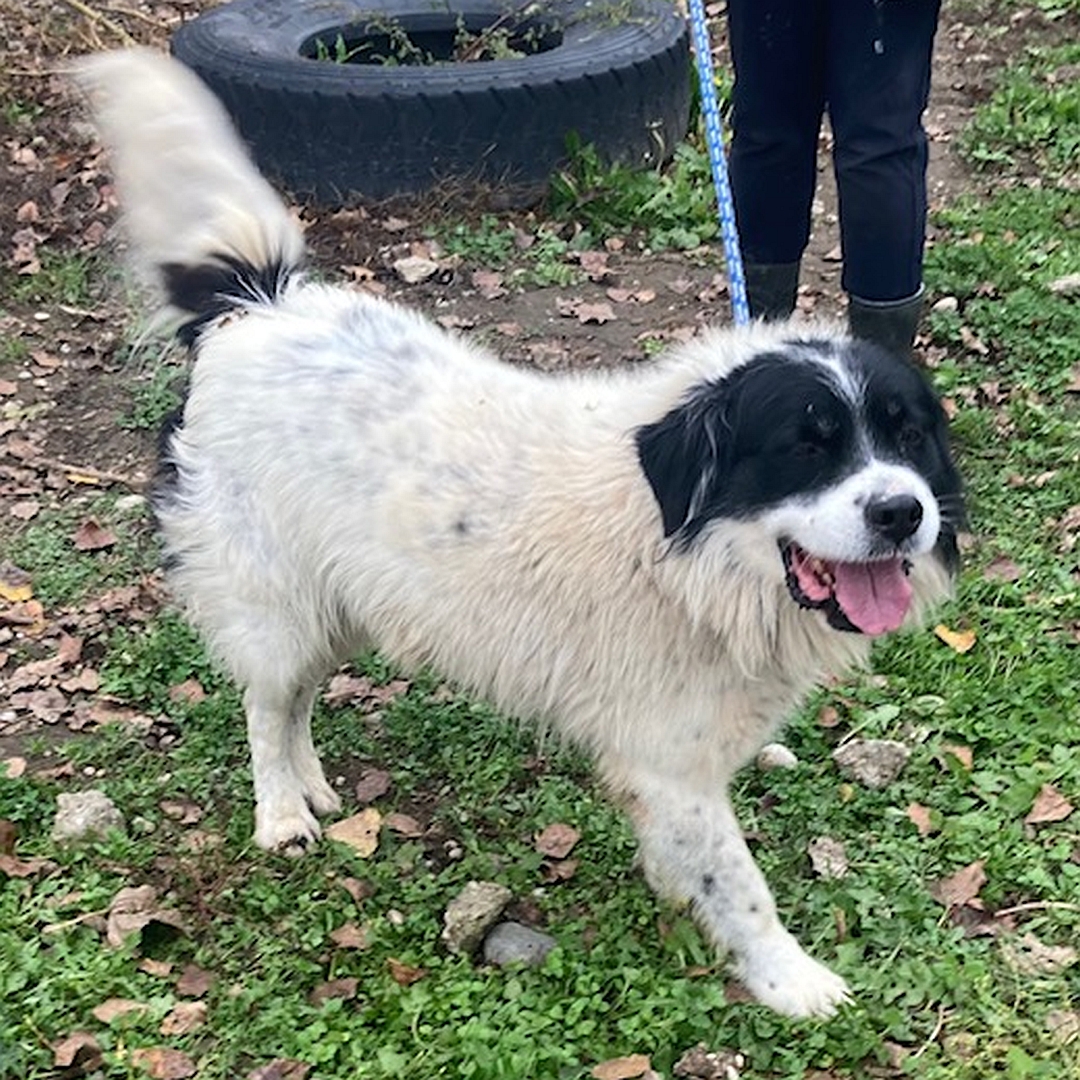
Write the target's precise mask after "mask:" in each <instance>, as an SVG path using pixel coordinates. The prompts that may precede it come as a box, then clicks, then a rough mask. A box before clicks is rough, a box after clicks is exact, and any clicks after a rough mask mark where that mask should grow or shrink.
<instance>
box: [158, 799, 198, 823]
mask: <svg viewBox="0 0 1080 1080" xmlns="http://www.w3.org/2000/svg"><path fill="white" fill-rule="evenodd" d="M158 806H160V807H161V812H162V813H163V814H164V815H165V816H166V817H167V818H170V819H171V820H172V821H175V822H177V823H179V824H180V825H197V824H198V823H199V822H200V821H202V817H203V809H202V807H201V806H199V805H198V804H197V803H193V802H191V801H190V800H188V799H162V800H161V802H159V803H158Z"/></svg>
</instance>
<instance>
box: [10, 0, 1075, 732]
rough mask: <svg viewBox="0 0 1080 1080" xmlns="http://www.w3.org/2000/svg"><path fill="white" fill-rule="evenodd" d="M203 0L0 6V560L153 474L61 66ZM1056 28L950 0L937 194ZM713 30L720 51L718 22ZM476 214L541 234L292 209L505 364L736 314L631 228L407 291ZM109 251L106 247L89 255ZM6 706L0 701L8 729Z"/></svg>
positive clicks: (811, 285) (824, 261)
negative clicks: (569, 258)
mask: <svg viewBox="0 0 1080 1080" xmlns="http://www.w3.org/2000/svg"><path fill="white" fill-rule="evenodd" d="M210 6H213V5H212V2H211V0H167V2H166V0H141V2H139V0H131V2H129V3H127V4H126V5H110V6H104V5H102V6H99V5H98V4H96V3H94V2H93V0H91V2H90V3H89V4H82V3H80V4H78V5H76V4H74V3H61V2H56V3H54V2H52V0H0V36H2V38H3V40H4V41H5V43H6V48H5V63H4V69H5V71H4V73H3V74H2V75H0V98H2V101H3V103H4V106H5V107H4V109H3V111H2V113H0V289H2V292H3V300H2V305H0V496H2V499H3V508H2V510H0V552H2V551H3V549H4V548H5V547H7V545H8V543H9V542H10V541H11V539H12V538H13V537H14V536H15V535H16V534H17V532H18V531H19V530H20V529H23V528H25V527H27V523H28V521H29V520H30V518H29V517H27V516H26V515H27V514H28V513H29V510H27V509H26V507H27V506H28V505H29V504H30V503H35V502H36V503H38V504H39V507H40V509H45V508H47V507H48V506H53V505H59V506H65V507H67V506H70V505H72V504H76V503H77V502H78V500H79V499H80V498H84V497H85V493H86V491H87V490H88V488H89V489H90V490H101V489H102V488H104V487H109V486H113V487H119V488H121V489H130V490H131V491H133V492H139V491H142V489H143V488H144V486H145V484H146V482H147V480H148V478H149V477H150V476H151V475H152V472H153V456H154V443H155V435H154V433H153V432H152V431H147V430H138V429H132V428H130V427H125V426H122V425H121V424H120V423H119V422H118V421H119V420H120V418H122V417H124V416H126V415H129V414H130V411H131V408H132V386H133V384H134V383H135V382H137V381H138V380H139V379H142V378H144V377H145V375H146V372H147V370H148V367H149V363H148V360H147V357H149V359H150V360H154V359H156V356H157V354H156V353H147V352H144V353H143V355H142V358H141V359H139V358H136V359H132V352H131V349H130V347H129V342H130V339H131V327H132V326H133V325H134V321H133V310H132V303H131V292H130V289H128V288H126V287H125V286H124V284H123V281H122V278H121V276H120V275H119V274H117V273H113V272H109V271H108V267H109V266H110V265H111V264H112V260H111V255H112V250H111V249H112V248H114V247H119V246H120V242H119V241H118V240H117V239H116V238H115V236H114V228H113V227H114V222H115V213H116V205H115V197H114V194H113V191H112V188H111V185H110V182H109V176H108V170H107V162H106V161H105V160H104V157H103V155H102V153H101V150H100V147H99V146H98V145H97V143H96V142H95V140H94V136H93V133H92V131H91V129H90V128H89V126H88V124H87V123H86V120H85V116H84V114H83V112H82V110H81V106H80V104H79V102H78V101H77V99H76V98H75V97H74V96H73V95H72V93H71V90H70V86H69V83H68V81H67V79H66V78H65V75H64V70H65V66H66V65H67V64H68V62H69V61H70V59H71V58H72V57H74V56H76V55H78V54H81V53H83V52H86V51H89V50H96V49H101V48H113V47H117V46H120V45H123V44H129V43H130V42H131V41H132V40H137V41H139V42H142V43H144V44H151V45H156V46H164V44H165V42H166V41H167V39H168V36H169V34H170V33H171V31H172V30H173V29H174V28H175V27H176V26H177V25H178V24H179V23H180V22H181V21H182V20H183V19H188V18H191V17H193V16H194V15H195V14H197V13H198V12H199V11H200V10H202V9H204V8H207V7H210ZM1067 21H1069V20H1058V21H1057V22H1054V21H1051V20H1048V19H1047V18H1045V17H1044V16H1043V15H1042V14H1040V12H1039V11H1038V10H1036V9H1028V8H1022V7H1018V8H1014V7H1012V6H1011V5H1004V4H999V3H994V2H991V0H968V2H962V3H961V2H958V3H948V2H947V3H946V8H945V11H944V13H943V15H942V19H941V25H940V30H939V34H938V41H937V50H936V56H935V71H934V80H933V94H932V101H931V105H930V108H929V111H928V116H927V128H928V131H929V133H930V137H931V158H930V171H929V191H930V198H931V203H932V205H933V206H935V207H937V206H941V205H944V204H947V203H949V202H951V201H953V200H954V199H956V198H957V197H958V196H959V195H961V194H962V193H965V192H968V191H975V190H978V189H979V188H980V187H981V186H982V185H983V184H984V183H985V182H986V181H985V180H983V179H980V178H978V177H975V176H973V175H972V174H971V173H970V172H969V171H968V169H967V168H966V166H965V165H964V163H963V161H962V160H961V159H960V157H959V156H958V154H957V151H956V135H957V133H958V132H959V131H960V130H961V129H962V128H963V127H964V125H965V123H966V122H967V120H968V118H969V117H970V115H971V113H972V111H973V109H974V108H975V106H976V105H977V104H978V103H979V102H980V101H982V100H984V99H985V98H986V97H987V96H988V94H989V92H990V89H991V87H992V85H993V82H994V78H995V75H996V73H997V72H998V71H999V70H1000V68H1001V65H1002V64H1003V62H1004V61H1005V59H1006V58H1007V57H1008V56H1011V55H1016V53H1017V51H1018V50H1019V49H1020V48H1021V47H1023V46H1024V45H1025V44H1026V43H1038V42H1046V41H1059V40H1063V39H1065V38H1066V37H1067V36H1068V35H1069V34H1075V32H1076V29H1077V28H1076V26H1075V25H1071V26H1066V25H1064V23H1065V22H1067ZM713 29H714V35H715V40H716V47H717V59H718V62H719V63H723V62H724V40H723V29H724V27H723V20H722V18H717V19H715V20H714V27H713ZM819 171H820V177H821V185H820V193H819V197H818V200H817V202H816V204H815V210H814V233H813V239H812V241H811V245H810V249H809V251H808V252H807V255H806V258H805V260H804V272H803V284H802V287H801V291H800V297H799V309H800V311H802V312H804V313H806V314H810V313H816V314H830V315H831V314H838V313H840V312H841V311H842V308H843V297H842V295H841V293H840V288H839V275H840V263H839V257H838V234H837V229H836V197H835V190H834V188H833V185H832V182H831V172H830V168H829V159H828V136H827V133H826V134H824V135H823V138H822V156H821V161H820V165H819ZM484 212H495V213H498V214H499V215H500V218H501V219H503V220H512V221H513V222H514V224H515V225H516V226H517V227H518V229H519V230H520V232H521V235H522V236H525V237H528V236H530V235H533V234H534V233H535V229H536V226H537V223H538V218H537V215H535V214H530V213H528V212H517V213H515V214H513V215H509V214H506V213H505V212H502V211H500V210H499V199H498V193H497V192H495V193H492V192H488V193H471V194H470V193H462V192H458V193H456V195H455V196H454V199H453V200H452V201H451V200H448V199H446V198H440V197H434V196H433V197H427V198H425V199H421V200H415V201H412V202H402V203H397V204H395V205H392V206H389V205H381V206H373V205H359V206H356V207H354V208H351V209H349V210H344V211H337V212H327V211H325V210H320V209H319V208H317V207H313V206H308V207H305V208H303V216H304V219H305V221H306V222H307V225H308V235H309V238H310V242H311V247H312V251H313V261H314V263H315V265H316V267H317V268H318V269H319V270H320V271H326V272H327V273H328V274H330V275H337V276H339V277H342V278H344V279H345V280H351V281H353V282H354V283H355V284H356V285H357V287H362V288H367V289H370V290H374V291H377V292H379V293H380V294H382V295H385V296H387V297H389V298H392V299H395V300H399V301H402V302H404V303H406V304H409V305H413V306H416V307H418V308H420V309H422V310H424V311H426V312H428V313H429V314H430V315H431V316H432V317H434V318H436V319H437V320H438V321H440V322H441V323H442V324H443V325H445V326H448V327H454V328H459V329H462V330H465V331H467V332H470V333H473V334H477V335H479V336H481V337H483V338H484V339H485V340H487V341H488V342H489V343H490V344H491V345H492V347H494V348H495V349H496V350H497V351H498V352H499V353H500V354H501V355H502V356H504V357H505V358H506V360H508V361H509V362H513V363H520V364H530V365H534V366H537V367H540V368H544V369H551V368H561V367H590V366H595V365H608V364H619V363H640V362H644V361H645V360H646V359H647V356H648V354H649V353H650V352H651V351H652V344H653V343H654V342H656V341H661V342H662V341H665V340H679V339H682V338H685V337H686V336H689V335H691V334H693V333H694V332H695V330H696V329H697V328H698V327H700V326H701V325H702V324H703V323H705V322H710V321H725V320H727V319H728V318H729V310H728V306H727V297H726V287H725V284H724V266H723V260H722V256H721V254H720V252H719V247H718V246H710V247H708V248H704V249H701V250H699V251H696V252H692V253H681V254H657V253H651V252H648V251H646V250H642V248H641V246H640V244H639V243H638V242H637V240H636V238H634V237H632V236H628V237H626V238H625V239H624V240H623V241H622V242H621V243H615V244H610V245H609V248H608V250H607V251H606V253H605V254H606V266H604V267H601V268H600V269H596V268H595V267H594V268H593V277H592V279H590V280H587V281H585V282H584V283H583V284H581V285H574V286H572V287H567V288H517V287H513V286H511V287H507V288H503V289H499V288H496V287H493V285H492V281H491V280H490V279H485V278H484V277H483V275H482V274H481V275H480V276H479V277H477V276H476V275H475V272H476V270H477V269H482V268H478V267H465V266H459V265H455V264H454V263H453V261H452V260H444V261H443V262H442V263H441V269H440V272H439V273H437V274H436V275H435V276H433V277H432V278H430V279H429V280H427V281H425V282H423V283H421V284H416V285H407V284H405V283H404V282H403V281H402V279H401V278H400V276H399V275H398V274H397V273H396V272H395V270H394V263H395V261H396V260H397V259H399V258H400V257H401V256H402V255H403V254H408V253H421V254H430V253H431V248H430V242H429V241H428V240H427V239H426V236H427V233H428V230H429V228H430V226H432V225H434V224H436V223H438V222H440V221H445V220H447V217H448V215H450V214H455V215H461V216H465V217H474V218H477V217H479V215H481V214H482V213H484ZM932 241H933V238H932V237H931V242H932ZM56 253H65V254H72V253H76V254H83V255H86V256H87V257H88V258H89V259H90V261H89V263H88V265H89V267H90V272H91V275H92V276H91V278H90V280H89V281H88V282H87V283H85V284H84V285H82V286H79V285H78V283H75V285H73V286H72V289H71V294H70V298H69V302H58V301H57V300H56V291H55V288H54V287H52V286H50V287H48V288H46V282H52V281H54V280H55V277H56V270H55V255H56ZM103 254H104V255H106V256H110V257H109V258H96V257H95V256H100V255H103ZM65 265H70V263H65ZM612 289H616V290H617V291H616V292H615V293H612V292H610V291H609V290H612ZM598 304H607V305H609V307H610V315H611V317H610V318H608V317H606V316H601V317H600V318H602V319H603V321H597V318H596V317H590V315H589V312H590V308H589V307H587V306H586V307H583V306H582V305H598ZM173 362H179V361H177V360H176V359H175V358H174V359H173ZM88 480H89V481H90V482H91V483H90V484H89V485H88V483H87V481H88ZM20 507H23V509H20ZM36 512H39V511H35V513H36ZM2 562H3V559H2V558H0V563H2ZM16 634H17V629H16V630H12V629H11V628H10V627H5V626H4V625H3V621H2V620H0V676H3V674H4V667H5V664H8V663H9V658H10V664H12V665H13V664H14V662H15V661H14V654H13V650H11V649H5V638H6V640H7V641H11V640H12V638H13V636H14V635H16ZM0 681H2V680H0ZM3 716H4V713H3V706H2V705H0V735H2V733H3ZM2 749H3V747H2V746H0V750H2Z"/></svg>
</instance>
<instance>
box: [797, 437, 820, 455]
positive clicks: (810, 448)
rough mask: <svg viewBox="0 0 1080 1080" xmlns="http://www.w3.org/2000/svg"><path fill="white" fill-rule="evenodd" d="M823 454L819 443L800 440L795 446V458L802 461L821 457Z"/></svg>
mask: <svg viewBox="0 0 1080 1080" xmlns="http://www.w3.org/2000/svg"><path fill="white" fill-rule="evenodd" d="M824 453H825V447H824V446H823V445H822V444H821V443H819V442H813V441H812V440H810V439H800V440H799V441H798V442H797V443H796V444H795V456H796V457H798V458H803V459H804V460H813V459H814V458H819V457H822V456H823V455H824Z"/></svg>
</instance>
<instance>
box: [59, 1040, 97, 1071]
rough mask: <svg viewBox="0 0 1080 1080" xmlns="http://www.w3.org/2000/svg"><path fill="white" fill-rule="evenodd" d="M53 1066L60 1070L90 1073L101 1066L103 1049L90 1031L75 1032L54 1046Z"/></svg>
mask: <svg viewBox="0 0 1080 1080" xmlns="http://www.w3.org/2000/svg"><path fill="white" fill-rule="evenodd" d="M52 1052H53V1064H54V1065H55V1066H56V1067H57V1068H58V1069H73V1070H74V1069H78V1070H80V1071H82V1072H90V1071H91V1070H92V1069H96V1068H97V1067H98V1066H99V1065H100V1064H101V1047H100V1046H98V1043H97V1039H95V1038H94V1036H93V1035H91V1034H90V1033H89V1032H88V1031H73V1032H72V1033H71V1034H70V1035H67V1036H65V1037H64V1038H63V1039H61V1040H60V1041H59V1042H56V1043H53V1044H52Z"/></svg>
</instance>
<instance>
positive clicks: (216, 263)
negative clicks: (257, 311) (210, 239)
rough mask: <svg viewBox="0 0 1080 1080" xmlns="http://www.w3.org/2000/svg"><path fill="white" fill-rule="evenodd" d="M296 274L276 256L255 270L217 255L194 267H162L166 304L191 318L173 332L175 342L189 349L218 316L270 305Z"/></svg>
mask: <svg viewBox="0 0 1080 1080" xmlns="http://www.w3.org/2000/svg"><path fill="white" fill-rule="evenodd" d="M296 270H297V267H295V266H293V265H289V264H286V263H285V262H284V260H283V259H282V258H281V257H280V256H279V257H277V258H275V259H271V260H270V261H269V262H267V263H265V264H264V265H262V266H255V265H253V264H252V263H249V262H247V261H246V260H245V259H241V258H238V257H237V256H235V255H229V254H225V253H221V252H215V253H214V254H213V255H211V256H210V258H209V259H208V260H207V261H206V262H204V263H199V264H198V265H197V266H187V265H184V264H182V263H162V265H161V276H162V278H163V279H164V281H165V290H166V293H167V295H168V298H169V303H171V304H172V305H173V306H174V307H177V308H179V309H180V310H181V311H186V312H190V313H191V315H192V318H190V319H188V320H187V321H186V322H184V323H183V324H182V325H181V326H180V328H179V329H178V330H177V331H176V336H177V338H179V340H180V341H181V342H182V343H183V344H184V345H187V346H188V347H189V348H190V347H191V346H192V345H194V344H195V340H196V338H197V337H198V336H199V331H200V330H201V329H202V328H203V327H204V326H205V325H206V324H207V323H208V322H211V321H212V320H214V319H216V318H217V317H218V316H219V315H224V314H225V313H226V312H227V311H231V310H232V309H233V308H235V307H238V306H240V305H241V304H245V303H252V302H255V303H258V302H259V301H262V302H264V303H271V302H273V301H274V300H276V299H277V298H278V297H279V296H280V295H281V292H282V290H283V289H284V288H285V285H286V283H287V282H288V280H289V278H290V277H291V276H292V275H293V274H294V273H295V272H296Z"/></svg>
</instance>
